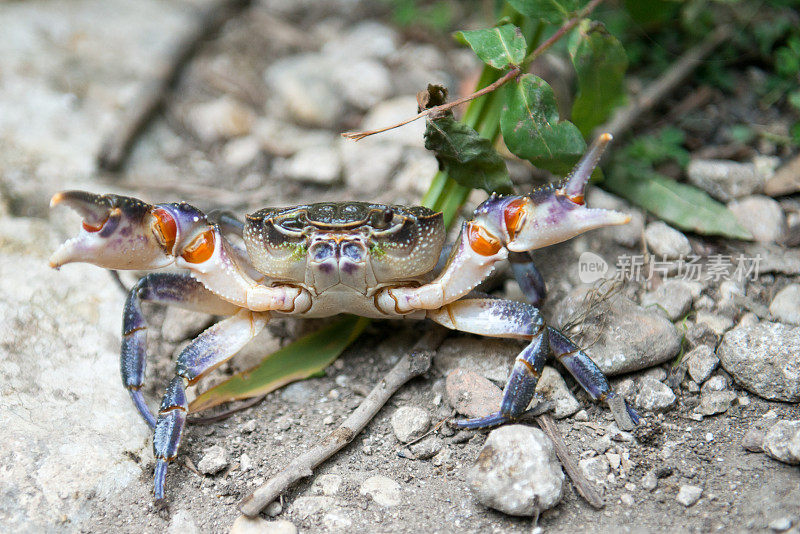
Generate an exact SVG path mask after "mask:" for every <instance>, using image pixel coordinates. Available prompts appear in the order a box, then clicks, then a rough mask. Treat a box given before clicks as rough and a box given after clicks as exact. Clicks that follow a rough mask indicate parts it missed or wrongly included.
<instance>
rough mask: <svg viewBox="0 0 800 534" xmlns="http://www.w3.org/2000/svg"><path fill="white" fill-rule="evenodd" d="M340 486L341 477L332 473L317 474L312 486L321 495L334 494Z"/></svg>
mask: <svg viewBox="0 0 800 534" xmlns="http://www.w3.org/2000/svg"><path fill="white" fill-rule="evenodd" d="M341 487H342V477H341V476H339V475H335V474H333V473H329V474H325V475H319V476H318V477H317V478H316V479H315V480H314V485H313V486H312V488H313V489H314V490H315V491H319V493H321V494H323V495H336V494H337V493H338V492H339V488H341Z"/></svg>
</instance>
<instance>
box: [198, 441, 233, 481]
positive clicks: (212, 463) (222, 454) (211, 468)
mask: <svg viewBox="0 0 800 534" xmlns="http://www.w3.org/2000/svg"><path fill="white" fill-rule="evenodd" d="M227 466H228V453H227V452H226V451H225V449H223V448H222V447H221V446H219V445H212V446H211V447H209V448H208V449H207V450H206V452H205V454H203V457H202V458H201V459H200V461H199V462H197V469H198V471H200V472H201V473H205V474H207V475H213V474H215V473H219V472H220V471H222V470H223V469H225V468H226V467H227Z"/></svg>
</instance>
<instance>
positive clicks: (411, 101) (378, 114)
mask: <svg viewBox="0 0 800 534" xmlns="http://www.w3.org/2000/svg"><path fill="white" fill-rule="evenodd" d="M416 112H417V99H416V98H415V97H414V96H413V95H410V96H400V97H397V98H393V99H390V100H386V101H384V102H381V103H379V104H377V105H376V106H375V107H373V108H372V109H371V110H370V111H369V112H368V113H367V114H366V116H365V117H364V120H363V121H361V129H362V130H374V129H377V128H382V127H384V126H386V125H387V124H396V123H398V122H400V121H402V120H404V119H407V118H408V117H410V116H411V115H414V114H415V113H416ZM424 134H425V121H414V122H412V123H409V124H406V125H405V126H403V127H402V128H395V129H393V130H389V131H387V132H383V133H381V139H383V140H384V141H385V142H387V143H396V144H399V145H401V146H407V147H418V148H419V149H424V148H425V146H424ZM366 141H367V139H364V140H363V141H359V143H364V142H366ZM350 142H351V143H352V141H350ZM428 180H430V176H429V177H428Z"/></svg>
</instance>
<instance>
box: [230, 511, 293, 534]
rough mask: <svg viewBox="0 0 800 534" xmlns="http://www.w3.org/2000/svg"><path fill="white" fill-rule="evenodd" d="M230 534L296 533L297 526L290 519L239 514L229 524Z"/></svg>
mask: <svg viewBox="0 0 800 534" xmlns="http://www.w3.org/2000/svg"><path fill="white" fill-rule="evenodd" d="M230 534H297V527H296V526H294V523H292V522H290V521H285V520H283V519H280V520H278V521H266V520H264V519H261V518H260V517H254V518H250V517H247V516H244V515H240V516H239V517H237V518H236V520H235V521H234V522H233V525H232V526H231V530H230Z"/></svg>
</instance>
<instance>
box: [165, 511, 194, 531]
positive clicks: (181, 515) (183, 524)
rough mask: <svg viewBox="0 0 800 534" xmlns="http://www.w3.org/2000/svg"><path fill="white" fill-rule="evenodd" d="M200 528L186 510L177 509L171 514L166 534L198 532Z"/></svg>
mask: <svg viewBox="0 0 800 534" xmlns="http://www.w3.org/2000/svg"><path fill="white" fill-rule="evenodd" d="M199 532H200V529H198V528H197V524H196V523H195V522H194V519H193V518H192V513H191V512H190V511H188V510H178V511H176V512H175V513H173V514H172V517H171V518H170V521H169V527H168V529H167V534H199Z"/></svg>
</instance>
